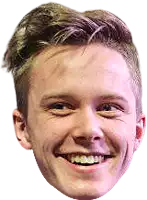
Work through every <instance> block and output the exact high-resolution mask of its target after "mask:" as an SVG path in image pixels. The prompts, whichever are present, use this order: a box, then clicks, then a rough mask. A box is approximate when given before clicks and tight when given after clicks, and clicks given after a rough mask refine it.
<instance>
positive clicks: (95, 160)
mask: <svg viewBox="0 0 147 200" xmlns="http://www.w3.org/2000/svg"><path fill="white" fill-rule="evenodd" d="M62 157H63V158H64V159H66V160H67V161H68V162H70V163H72V164H74V165H81V166H91V165H97V164H101V163H104V162H106V161H107V160H108V159H110V158H112V157H113V156H112V155H99V156H92V155H91V156H85V155H82V156H73V155H66V154H64V155H62Z"/></svg>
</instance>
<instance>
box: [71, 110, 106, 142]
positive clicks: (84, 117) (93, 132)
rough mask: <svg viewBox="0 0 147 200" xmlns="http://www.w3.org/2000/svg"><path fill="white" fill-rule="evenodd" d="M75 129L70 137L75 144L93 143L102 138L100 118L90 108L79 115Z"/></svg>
mask: <svg viewBox="0 0 147 200" xmlns="http://www.w3.org/2000/svg"><path fill="white" fill-rule="evenodd" d="M75 127H76V128H75V129H74V130H73V132H72V137H73V139H74V140H75V142H76V143H87V142H90V143H93V142H95V141H96V140H100V139H101V138H103V137H104V134H103V131H102V128H101V120H100V116H98V115H97V114H96V112H95V111H93V109H91V108H86V109H84V110H83V111H81V113H79V115H78V117H76V126H75Z"/></svg>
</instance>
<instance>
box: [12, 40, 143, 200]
mask: <svg viewBox="0 0 147 200" xmlns="http://www.w3.org/2000/svg"><path fill="white" fill-rule="evenodd" d="M31 77H32V79H31V86H30V91H29V94H28V118H27V120H25V119H24V118H23V115H22V114H21V113H20V112H19V111H18V110H17V109H16V110H15V111H14V112H13V118H14V126H15V132H16V136H17V138H18V140H19V142H20V144H21V145H22V146H23V147H24V148H26V149H33V152H34V155H35V158H36V161H37V163H38V166H39V168H40V170H41V172H42V174H43V176H44V177H45V178H46V180H47V181H48V182H49V183H50V184H51V185H53V186H54V187H55V188H57V189H58V190H59V191H61V192H62V193H64V194H65V195H67V196H69V197H71V198H75V199H81V200H82V199H84V200H86V199H87V200H90V199H94V198H98V197H101V196H103V195H104V194H106V193H107V192H108V191H109V190H110V189H111V188H112V187H113V186H114V185H115V184H116V183H117V181H118V180H119V179H120V177H121V176H122V175H123V174H124V173H125V171H126V170H127V168H128V166H129V164H130V162H131V160H132V157H133V153H134V152H135V150H137V148H138V147H139V145H140V143H141V140H142V138H143V134H144V129H145V116H144V115H143V114H141V115H140V116H139V121H137V116H136V103H135V96H134V93H133V90H132V86H131V77H130V74H129V71H128V67H127V64H126V62H125V60H124V58H123V57H122V55H121V54H120V53H118V52H116V51H115V50H112V49H109V48H106V47H104V46H103V45H100V44H97V45H95V44H92V45H88V46H87V47H86V48H85V47H84V46H83V47H76V46H59V47H53V48H50V49H46V50H45V51H43V52H42V53H40V54H39V55H38V56H37V57H36V58H35V59H34V61H33V69H32V72H31ZM57 94H58V95H60V94H66V95H68V97H67V96H66V97H65V96H64V97H63V96H62V97H56V98H55V97H54V98H49V97H51V96H53V95H57ZM108 95H109V97H108ZM112 95H113V97H112ZM118 96H121V97H123V99H120V98H117V97H118ZM55 103H56V105H55ZM57 103H60V105H57ZM92 151H96V152H99V151H101V152H104V153H113V155H114V157H113V158H112V159H111V160H110V161H109V162H108V164H107V165H105V166H104V167H102V168H100V169H99V170H97V171H96V172H93V173H79V172H75V171H74V170H73V169H71V168H70V167H69V166H68V165H67V163H66V162H65V160H64V159H63V158H62V157H61V156H57V155H59V154H61V153H71V152H92Z"/></svg>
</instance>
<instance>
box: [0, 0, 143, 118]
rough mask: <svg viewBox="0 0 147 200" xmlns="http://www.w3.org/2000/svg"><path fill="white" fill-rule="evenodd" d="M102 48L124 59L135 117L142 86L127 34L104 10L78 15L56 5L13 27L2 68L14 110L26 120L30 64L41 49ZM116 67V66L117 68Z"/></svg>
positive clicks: (34, 12)
mask: <svg viewBox="0 0 147 200" xmlns="http://www.w3.org/2000/svg"><path fill="white" fill-rule="evenodd" d="M89 44H103V45H104V46H106V47H109V48H112V49H114V50H116V51H117V52H119V53H121V55H122V56H123V58H124V59H125V61H126V63H127V66H128V69H129V72H130V75H131V82H132V86H133V92H134V95H135V98H136V114H137V116H139V115H140V114H141V113H142V83H141V73H140V67H139V58H138V52H137V49H136V47H135V45H134V44H133V40H132V36H131V32H130V31H129V29H128V27H127V26H126V24H125V23H124V22H123V21H122V20H121V19H120V18H118V17H117V16H116V15H114V14H112V13H110V12H108V11H104V10H92V11H85V12H78V11H75V10H73V9H70V8H68V7H65V6H63V5H60V4H56V3H48V4H43V5H41V6H39V7H37V8H35V9H33V10H32V11H31V12H29V13H28V14H27V15H26V16H24V18H23V19H22V20H21V22H20V23H19V24H18V26H17V27H16V30H15V32H14V34H13V36H12V38H11V40H10V41H9V44H8V48H7V50H6V52H5V55H4V64H3V67H7V70H8V71H11V72H12V75H13V78H14V85H15V90H16V99H17V108H18V110H19V111H20V112H21V113H23V115H24V117H26V118H27V113H28V93H29V88H30V80H31V68H32V61H33V59H34V58H35V57H36V55H38V54H39V53H40V52H42V51H43V50H44V49H45V48H48V47H53V46H57V45H78V46H82V45H89ZM118 67H119V66H118Z"/></svg>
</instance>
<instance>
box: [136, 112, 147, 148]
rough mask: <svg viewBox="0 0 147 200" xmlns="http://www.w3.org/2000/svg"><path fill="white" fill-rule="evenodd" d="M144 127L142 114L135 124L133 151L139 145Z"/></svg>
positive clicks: (144, 121) (144, 119)
mask: <svg viewBox="0 0 147 200" xmlns="http://www.w3.org/2000/svg"><path fill="white" fill-rule="evenodd" d="M145 127H146V118H145V115H144V114H142V115H141V117H140V119H139V121H138V122H137V124H136V137H135V144H134V151H136V150H137V149H138V147H139V146H140V144H141V142H142V139H143V136H144V133H145Z"/></svg>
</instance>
